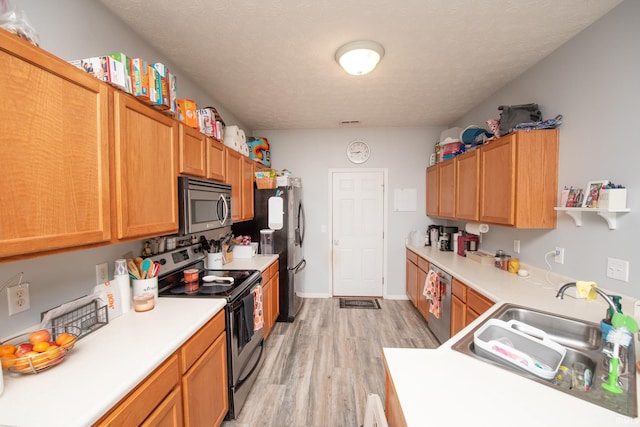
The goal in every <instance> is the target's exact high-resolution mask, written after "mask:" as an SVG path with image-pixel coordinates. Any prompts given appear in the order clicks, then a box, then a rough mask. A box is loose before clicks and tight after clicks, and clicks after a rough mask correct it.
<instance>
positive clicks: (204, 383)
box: [94, 310, 229, 427]
mask: <svg viewBox="0 0 640 427" xmlns="http://www.w3.org/2000/svg"><path fill="white" fill-rule="evenodd" d="M228 409H229V395H228V383H227V344H226V333H225V317H224V310H223V311H220V312H219V313H218V314H216V315H215V316H214V317H213V318H212V319H211V320H210V321H209V322H208V323H207V324H206V325H204V326H203V327H202V328H200V330H199V331H198V332H196V333H195V334H194V335H193V336H192V337H191V338H189V340H188V341H187V342H186V343H185V344H184V345H183V346H182V347H180V349H178V351H176V352H175V353H174V354H173V355H171V356H170V357H169V358H168V359H167V360H166V361H165V362H164V363H163V364H162V365H161V366H160V367H159V368H158V369H156V370H155V371H154V372H153V373H152V374H151V375H149V376H148V377H147V379H145V380H144V381H143V382H142V383H140V384H139V385H138V386H137V387H136V388H135V389H134V390H133V391H132V392H131V393H129V394H128V395H127V396H126V397H125V398H124V399H123V400H121V401H120V403H118V404H117V405H116V406H115V407H113V408H112V409H111V411H109V412H108V413H107V414H106V415H105V416H103V417H102V418H101V419H100V420H99V421H98V422H97V423H95V424H94V427H97V426H99V427H103V426H110V427H111V426H123V427H129V426H139V425H142V426H161V427H177V426H192V427H200V426H220V425H221V424H222V421H223V420H224V417H225V416H226V414H227V411H228Z"/></svg>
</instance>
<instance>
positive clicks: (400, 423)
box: [384, 369, 407, 427]
mask: <svg viewBox="0 0 640 427" xmlns="http://www.w3.org/2000/svg"><path fill="white" fill-rule="evenodd" d="M385 372H386V381H385V388H384V395H385V402H384V412H385V416H386V418H387V423H388V424H389V427H406V425H407V421H406V420H405V419H404V414H403V413H402V408H401V407H400V401H399V400H398V394H397V393H396V389H395V387H394V385H393V380H392V379H391V375H389V370H388V369H387V370H385Z"/></svg>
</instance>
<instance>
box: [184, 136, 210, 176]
mask: <svg viewBox="0 0 640 427" xmlns="http://www.w3.org/2000/svg"><path fill="white" fill-rule="evenodd" d="M207 145H208V141H207V137H206V136H205V135H204V134H202V133H200V132H199V131H198V130H197V129H194V128H192V127H189V126H185V125H184V124H183V123H180V144H179V153H180V155H179V159H180V160H179V162H180V168H179V172H180V173H181V174H184V175H192V176H199V177H202V178H204V177H205V176H206V175H207Z"/></svg>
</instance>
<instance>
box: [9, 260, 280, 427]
mask: <svg viewBox="0 0 640 427" xmlns="http://www.w3.org/2000/svg"><path fill="white" fill-rule="evenodd" d="M276 259H278V256H277V255H257V256H255V257H253V258H251V259H237V260H234V261H233V262H231V263H229V264H227V265H225V268H227V269H237V270H238V269H252V270H261V271H262V270H264V269H265V268H267V267H268V266H269V265H270V264H271V263H273V261H275V260H276ZM225 304H226V302H225V300H224V299H215V298H160V299H159V300H158V302H157V304H156V306H155V308H154V309H153V310H151V311H148V312H144V313H136V312H135V311H133V310H132V311H130V312H128V313H126V314H123V315H122V316H119V317H117V318H115V319H113V320H110V321H109V323H108V324H107V325H105V326H103V327H102V328H100V329H98V330H96V331H94V332H93V333H91V334H89V335H87V336H86V337H84V338H82V339H81V340H80V341H78V342H77V343H76V345H75V346H74V347H73V349H71V351H70V352H69V353H67V356H66V359H65V360H64V362H63V363H61V364H60V365H58V366H56V367H54V368H51V369H49V370H46V371H43V372H41V373H39V374H36V375H23V374H17V373H7V372H5V373H4V392H3V393H2V395H0V426H20V427H40V426H45V425H46V426H52V427H53V426H61V427H72V426H78V427H86V426H90V425H91V424H92V423H94V422H96V421H97V420H98V419H99V418H100V417H101V416H102V415H104V414H105V413H106V412H107V411H109V410H110V409H111V408H112V407H113V406H114V405H115V404H117V403H118V402H119V401H120V400H121V399H122V398H123V397H124V396H126V395H127V393H129V392H130V391H131V390H132V389H133V388H135V387H136V386H137V385H138V383H140V381H142V380H143V379H144V378H146V377H147V376H148V375H149V374H150V373H151V372H153V370H154V369H156V368H157V367H158V366H159V365H160V364H161V363H162V362H164V361H165V360H166V358H167V357H169V356H170V355H171V354H173V353H174V352H175V351H176V350H177V349H178V348H179V347H180V346H181V345H182V344H184V343H185V342H186V341H187V339H189V337H191V336H192V335H193V334H194V333H195V332H196V331H197V330H198V329H200V327H202V326H203V325H204V324H205V323H207V321H208V320H209V319H211V318H212V317H213V316H214V315H215V314H216V313H218V312H219V311H220V310H222V309H223V308H224V306H225ZM33 329H34V330H35V329H36V328H35V327H34V328H33Z"/></svg>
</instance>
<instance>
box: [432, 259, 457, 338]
mask: <svg viewBox="0 0 640 427" xmlns="http://www.w3.org/2000/svg"><path fill="white" fill-rule="evenodd" d="M451 280H452V276H451V274H449V273H447V272H446V271H444V270H442V269H440V268H438V267H437V266H436V265H434V264H431V269H430V271H429V274H428V275H427V283H426V284H425V288H427V289H430V295H428V296H427V299H428V300H429V318H428V320H427V322H428V325H429V329H431V332H433V334H434V335H435V336H436V338H437V339H438V341H440V344H442V343H443V342H445V341H446V340H448V339H449V338H451ZM429 281H431V284H429Z"/></svg>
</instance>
